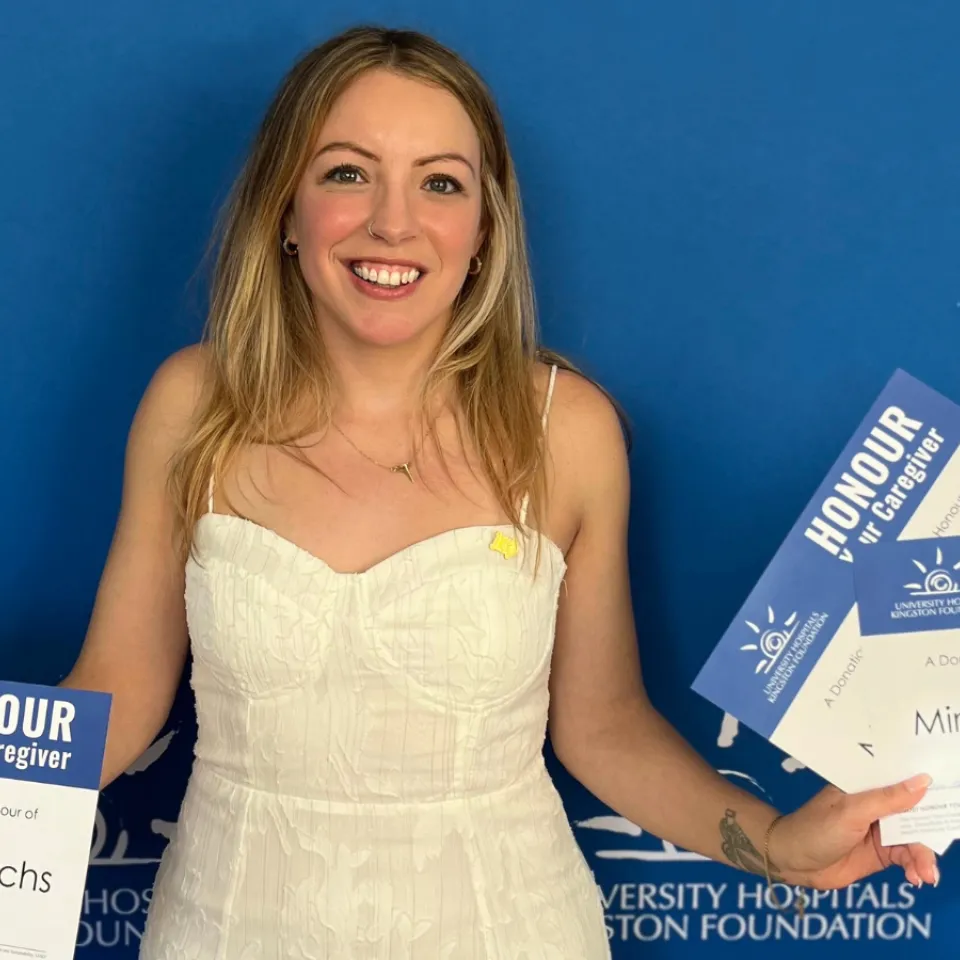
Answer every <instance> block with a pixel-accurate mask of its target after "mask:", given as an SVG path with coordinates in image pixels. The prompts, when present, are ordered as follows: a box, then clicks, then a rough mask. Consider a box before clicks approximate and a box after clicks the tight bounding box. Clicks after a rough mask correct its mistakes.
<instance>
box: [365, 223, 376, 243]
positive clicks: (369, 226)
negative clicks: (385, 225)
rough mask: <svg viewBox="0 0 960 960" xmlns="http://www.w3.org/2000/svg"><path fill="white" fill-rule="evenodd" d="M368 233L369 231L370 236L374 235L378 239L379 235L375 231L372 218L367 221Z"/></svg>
mask: <svg viewBox="0 0 960 960" xmlns="http://www.w3.org/2000/svg"><path fill="white" fill-rule="evenodd" d="M367 233H369V234H370V236H371V237H373V239H374V240H376V239H377V235H376V234H375V233H374V232H373V221H372V220H370V221H369V222H368V223H367Z"/></svg>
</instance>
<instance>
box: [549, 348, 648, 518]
mask: <svg viewBox="0 0 960 960" xmlns="http://www.w3.org/2000/svg"><path fill="white" fill-rule="evenodd" d="M545 370H546V373H545V374H544V377H545V380H544V383H545V385H546V383H547V378H548V377H549V372H550V369H549V367H547V368H545ZM548 448H549V451H550V460H551V466H552V469H553V471H554V474H555V483H556V486H557V489H558V491H562V494H563V498H564V500H566V501H567V502H568V503H570V504H571V505H575V508H576V509H577V512H578V514H579V515H580V518H581V520H582V519H583V516H584V515H585V514H587V513H589V512H590V510H591V509H592V507H593V505H599V506H600V507H601V508H604V505H605V508H608V509H618V508H619V507H621V506H622V505H624V504H625V502H626V499H627V498H628V496H629V468H628V461H627V447H626V436H625V433H624V429H623V424H622V421H621V418H620V414H619V412H618V410H617V408H616V406H615V405H614V403H613V402H612V401H611V399H610V398H609V397H608V395H607V394H606V393H605V392H604V391H603V390H602V389H601V388H600V387H599V386H598V385H597V384H595V383H593V382H592V381H591V380H589V379H588V378H587V377H585V376H582V375H580V374H578V373H575V372H573V371H570V370H564V369H559V370H558V371H557V377H556V382H555V384H554V391H553V400H552V403H551V407H550V419H549V424H548Z"/></svg>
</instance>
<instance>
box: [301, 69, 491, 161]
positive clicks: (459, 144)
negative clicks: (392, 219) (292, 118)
mask: <svg viewBox="0 0 960 960" xmlns="http://www.w3.org/2000/svg"><path fill="white" fill-rule="evenodd" d="M333 140H346V141H351V142H354V143H357V144H358V145H360V146H362V147H365V148H366V149H369V150H371V151H372V152H374V153H376V154H378V155H379V156H382V157H387V156H388V155H392V156H395V157H407V156H409V157H411V158H415V157H419V156H429V155H431V154H435V153H445V152H449V151H456V152H458V153H463V154H465V155H466V156H467V157H468V158H469V159H471V160H473V161H475V163H476V164H478V163H479V160H480V142H479V139H478V137H477V132H476V130H475V129H474V126H473V122H472V121H471V120H470V117H469V116H468V115H467V112H466V110H464V108H463V106H462V104H461V103H460V101H459V100H458V99H457V98H456V97H455V96H454V95H453V94H452V93H449V92H448V91H446V90H444V89H442V88H440V87H436V86H433V85H431V84H428V83H424V82H422V81H420V80H414V79H413V78H411V77H406V76H401V75H399V74H396V73H391V72H389V71H387V70H373V71H370V72H368V73H365V74H363V75H362V76H360V77H358V78H357V79H356V80H355V81H354V82H353V83H352V84H351V85H350V86H349V87H347V89H346V90H344V92H343V93H342V94H341V95H340V97H339V98H338V99H337V100H336V102H335V103H334V105H333V108H332V109H331V111H330V114H329V115H328V116H327V119H326V122H325V123H324V124H323V127H322V128H321V130H320V136H319V138H318V141H317V145H318V146H322V145H323V144H324V143H328V142H330V141H333Z"/></svg>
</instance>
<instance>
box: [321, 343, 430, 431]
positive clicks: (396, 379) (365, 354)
mask: <svg viewBox="0 0 960 960" xmlns="http://www.w3.org/2000/svg"><path fill="white" fill-rule="evenodd" d="M329 326H330V327H332V326H334V325H333V324H330V325H329ZM437 327H438V330H439V333H434V332H433V331H432V330H431V329H428V330H425V331H424V332H423V335H422V336H420V337H417V338H415V339H412V340H409V341H405V342H403V343H397V344H390V345H379V344H370V343H367V342H363V341H360V340H358V339H356V338H353V337H350V336H349V335H347V334H345V332H344V331H343V329H342V328H338V329H336V330H330V329H324V330H323V338H324V348H325V351H326V355H327V359H328V362H329V363H330V369H331V373H332V376H333V388H334V397H333V402H334V411H335V417H336V418H337V419H338V420H339V421H340V422H343V423H351V422H358V423H363V422H367V423H378V424H382V425H387V424H400V423H401V422H402V423H404V424H409V423H410V421H411V420H413V419H416V418H418V417H419V414H420V401H421V395H422V391H423V385H424V383H425V381H426V377H427V374H428V372H429V370H430V366H431V364H432V362H433V359H434V357H435V356H436V353H437V350H438V349H439V346H440V339H441V337H442V333H443V327H442V326H440V325H439V324H438V325H437Z"/></svg>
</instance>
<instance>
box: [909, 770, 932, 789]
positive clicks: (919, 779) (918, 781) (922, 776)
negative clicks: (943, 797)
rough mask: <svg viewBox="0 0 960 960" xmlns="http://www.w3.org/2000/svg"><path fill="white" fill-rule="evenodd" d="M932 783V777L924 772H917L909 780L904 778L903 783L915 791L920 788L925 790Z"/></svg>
mask: <svg viewBox="0 0 960 960" xmlns="http://www.w3.org/2000/svg"><path fill="white" fill-rule="evenodd" d="M931 783H933V779H932V778H931V777H930V776H929V775H928V774H926V773H918V774H917V775H916V776H915V777H911V778H910V779H909V780H905V781H904V782H903V785H904V786H905V787H906V788H907V789H908V790H909V791H910V792H911V793H917V792H918V791H920V790H925V789H926V788H927V787H929V786H930V784H931Z"/></svg>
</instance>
